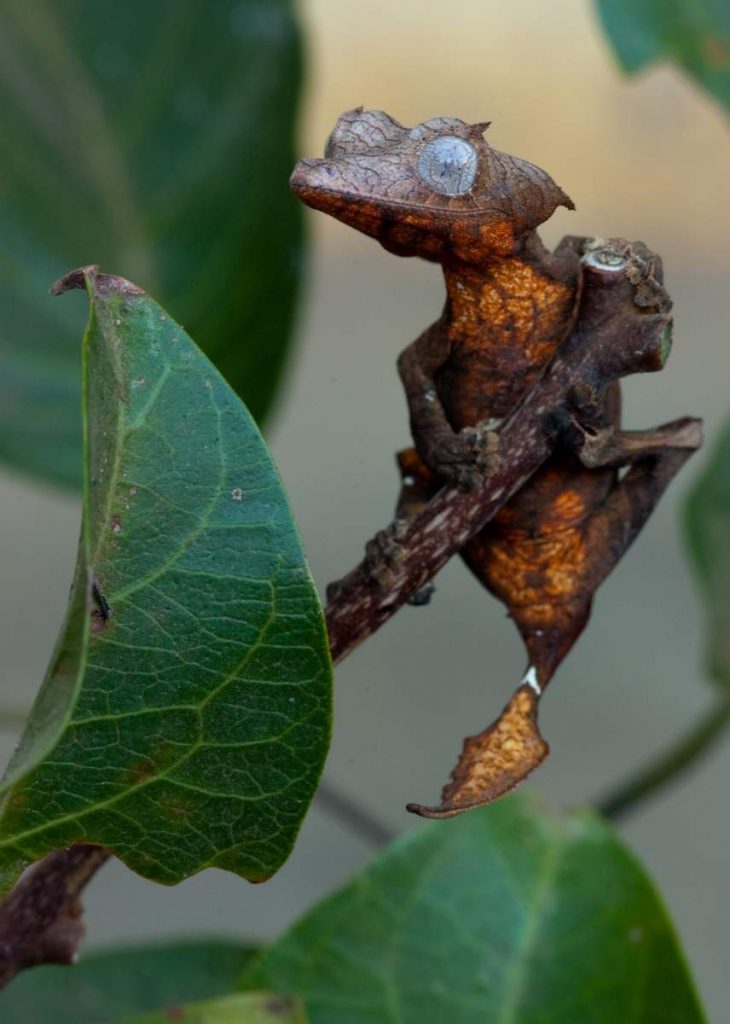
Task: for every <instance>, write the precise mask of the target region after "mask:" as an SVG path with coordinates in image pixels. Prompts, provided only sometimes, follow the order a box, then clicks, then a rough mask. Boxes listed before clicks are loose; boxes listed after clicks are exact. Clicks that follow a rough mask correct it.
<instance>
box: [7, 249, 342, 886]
mask: <svg viewBox="0 0 730 1024" xmlns="http://www.w3.org/2000/svg"><path fill="white" fill-rule="evenodd" d="M75 287H86V288H87V290H88V294H89V299H90V304H91V310H90V318H89V326H88V328H87V332H86V336H85V342H84V350H85V375H86V385H85V395H86V397H85V418H86V460H85V461H86V481H85V497H84V520H83V527H82V535H81V541H80V546H79V556H78V562H77V570H76V578H75V581H74V586H73V590H72V594H71V599H70V605H69V613H68V619H67V622H66V624H65V626H64V628H63V630H62V633H61V636H60V639H59V642H58V645H57V649H56V651H55V654H54V656H53V658H52V661H51V665H50V668H49V672H48V675H47V678H46V680H45V682H44V685H43V688H42V690H41V692H40V694H39V697H38V699H37V700H36V703H35V706H34V708H33V711H32V713H31V717H30V720H29V723H28V725H27V728H26V731H25V734H24V736H23V738H22V741H21V744H20V747H19V749H18V750H17V751H16V753H15V755H14V757H13V759H12V761H11V764H10V767H9V769H8V773H7V777H6V779H5V782H4V790H5V796H4V800H3V803H2V809H1V812H0V883H1V885H0V888H3V889H4V888H6V887H7V886H8V885H9V884H11V883H12V881H13V880H14V879H15V878H16V877H17V875H18V873H19V872H20V871H21V870H22V869H23V868H24V867H25V865H26V864H28V863H29V862H31V861H33V860H36V859H37V858H39V857H40V856H41V855H42V854H43V853H45V852H46V851H48V850H51V849H55V848H58V847H61V846H66V845H69V844H72V843H79V842H90V843H97V844H100V845H102V846H106V847H110V848H111V849H112V850H113V851H114V852H115V853H116V854H117V855H118V856H119V857H120V858H121V859H122V860H123V861H124V862H125V863H126V864H127V865H128V866H129V867H131V868H133V869H134V870H135V871H138V872H139V873H140V874H142V875H145V876H146V877H149V878H152V879H154V880H156V881H160V882H167V883H175V882H178V881H180V880H181V879H182V878H185V877H187V876H188V875H191V874H194V873H195V872H197V871H200V870H201V869H202V868H205V867H213V866H215V867H221V868H227V869H229V870H231V871H235V872H237V873H238V874H241V875H243V876H245V877H246V878H249V879H251V880H256V881H258V880H262V879H265V878H268V877H269V876H270V875H271V874H273V872H274V871H276V870H277V868H278V867H279V866H280V865H281V864H282V863H283V861H284V860H285V859H286V857H287V855H288V853H289V851H290V849H291V846H292V844H293V842H294V839H295V837H296V834H297V831H298V829H299V826H300V824H301V821H302V818H303V816H304V814H305V812H306V809H307V806H308V804H309V801H310V799H311V797H312V795H313V792H314V789H315V787H316V785H317V781H318V778H319V774H320V771H321V769H322V765H323V762H324V758H325V755H326V751H327V745H328V738H329V731H330V699H331V667H330V661H329V650H328V646H327V641H326V636H325V630H324V623H323V619H322V615H321V608H320V605H319V600H318V598H317V594H316V591H315V588H314V585H313V582H312V580H311V577H310V575H309V572H308V569H307V566H306V563H305V560H304V556H303V553H302V550H301V545H300V542H299V538H298V535H297V532H296V528H295V525H294V523H293V520H292V517H291V513H290V510H289V507H288V504H287V500H286V496H285V493H284V490H283V488H282V485H281V482H280V480H279V477H278V474H277V472H276V469H275V467H274V465H273V463H272V461H271V459H270V456H269V454H268V452H267V449H266V446H265V445H264V442H263V441H262V439H261V436H260V434H259V433H258V430H257V428H256V426H255V424H254V423H253V420H252V419H251V417H250V416H249V414H248V413H247V411H246V409H245V407H244V406H243V405H242V403H241V402H240V400H239V399H238V398H237V397H236V396H235V395H234V394H233V392H232V391H231V389H230V388H229V387H228V385H227V384H226V383H225V381H224V380H223V378H222V377H221V376H220V375H219V374H218V373H217V372H216V370H215V368H214V367H213V366H212V364H211V363H210V362H209V361H208V360H207V359H206V358H205V356H204V355H203V354H202V353H201V352H200V351H199V350H198V349H197V348H196V347H195V345H194V344H193V342H192V341H191V340H190V338H189V337H188V336H187V335H186V334H185V332H184V331H183V330H182V328H181V327H180V326H179V325H178V324H176V323H175V322H174V321H173V320H172V319H170V318H169V317H168V316H167V314H166V313H165V312H164V311H163V310H162V309H161V307H160V306H158V305H157V304H156V303H155V302H154V301H152V300H151V299H149V298H148V297H147V296H146V295H145V294H144V293H143V292H140V291H139V289H137V288H136V287H135V286H134V285H131V284H129V282H127V281H124V280H123V279H121V278H115V277H110V276H108V275H104V274H99V273H96V272H94V271H93V269H91V270H89V269H88V268H87V270H86V271H76V272H74V273H73V274H71V275H69V276H68V278H66V279H65V280H64V281H63V282H61V285H60V288H59V290H63V289H68V288H75ZM56 301H61V300H56Z"/></svg>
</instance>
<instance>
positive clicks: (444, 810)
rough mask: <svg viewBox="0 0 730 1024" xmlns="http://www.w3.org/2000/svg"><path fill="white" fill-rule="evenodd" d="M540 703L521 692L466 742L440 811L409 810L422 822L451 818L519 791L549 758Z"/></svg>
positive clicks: (415, 806)
mask: <svg viewBox="0 0 730 1024" xmlns="http://www.w3.org/2000/svg"><path fill="white" fill-rule="evenodd" d="M538 700H539V697H538V694H537V693H536V692H535V690H534V689H533V688H532V687H531V686H530V685H529V684H523V685H522V686H520V687H519V688H518V689H517V690H516V691H515V693H514V696H513V697H512V699H511V700H510V702H509V704H508V705H507V706H506V708H505V709H504V711H503V712H502V714H501V715H500V716H499V718H498V719H497V720H496V722H493V723H492V725H490V726H489V727H488V728H486V729H485V730H484V731H483V732H480V733H479V734H478V735H477V736H467V738H466V739H465V740H464V748H463V750H462V752H461V757H460V758H459V762H458V764H457V765H456V768H454V770H453V772H452V773H451V781H450V782H448V783H447V784H446V786H444V789H443V791H442V793H441V803H440V804H439V806H438V807H425V806H423V805H422V804H408V807H407V809H408V810H409V811H411V812H412V813H413V814H420V815H421V817H423V818H453V817H454V816H455V815H457V814H462V813H463V812H464V811H470V810H473V809H475V808H477V807H484V806H485V805H486V804H490V803H492V802H493V801H494V800H498V799H499V798H500V797H502V796H505V795H506V794H507V793H509V792H510V791H511V790H513V789H514V788H515V787H516V786H518V785H519V784H520V783H521V782H522V781H523V780H524V779H525V778H526V777H527V776H528V775H529V774H530V773H531V772H533V771H534V770H535V768H537V767H538V765H539V764H541V762H542V761H544V760H545V758H546V757H547V755H548V754H549V753H550V746H549V745H548V744H547V743H546V742H545V740H544V739H543V738H542V736H541V735H540V730H539V728H538V725H537V705H538Z"/></svg>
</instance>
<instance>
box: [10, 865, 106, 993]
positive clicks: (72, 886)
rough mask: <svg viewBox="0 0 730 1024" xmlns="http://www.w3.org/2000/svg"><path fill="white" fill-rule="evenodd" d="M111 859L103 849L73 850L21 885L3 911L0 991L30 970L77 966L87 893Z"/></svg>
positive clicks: (33, 872)
mask: <svg viewBox="0 0 730 1024" xmlns="http://www.w3.org/2000/svg"><path fill="white" fill-rule="evenodd" d="M110 856H111V854H110V853H109V852H108V851H107V850H104V849H102V847H100V846H69V847H67V848H66V849H65V850H56V851H55V852H54V853H49V854H48V856H47V857H44V858H43V860H42V861H41V862H40V863H39V864H38V865H37V866H36V867H35V868H32V869H31V870H30V871H29V872H28V874H27V875H25V876H24V877H23V878H22V879H21V880H20V882H18V884H17V885H16V886H15V888H14V889H13V891H12V892H11V894H10V895H9V896H8V898H7V899H6V900H5V902H4V903H3V905H2V908H0V988H2V987H3V986H5V985H7V983H8V982H9V981H11V980H12V979H13V978H14V977H15V975H16V974H18V972H19V971H22V970H23V969H24V968H26V967H35V966H36V964H71V963H73V962H74V961H75V959H76V951H77V949H78V945H79V943H80V941H81V939H82V938H83V934H84V921H83V916H82V914H83V909H82V906H81V900H80V896H81V892H82V890H83V889H84V887H85V885H86V884H87V882H89V881H90V880H91V878H92V877H93V876H94V875H95V874H96V872H97V871H98V869H99V868H100V867H101V865H102V864H103V863H104V861H105V860H107V858H108V857H110Z"/></svg>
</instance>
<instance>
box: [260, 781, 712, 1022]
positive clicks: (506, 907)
mask: <svg viewBox="0 0 730 1024" xmlns="http://www.w3.org/2000/svg"><path fill="white" fill-rule="evenodd" d="M243 983H244V987H247V986H250V987H251V988H261V987H269V988H275V989H276V991H280V992H296V993H298V994H299V995H300V996H301V997H302V999H303V1000H304V1003H305V1006H306V1008H307V1012H308V1013H309V1015H310V1019H311V1021H312V1024H341V1022H342V1021H347V1024H366V1022H367V1024H381V1022H382V1024H386V1022H388V1024H443V1022H444V1021H458V1022H459V1024H484V1022H485V1021H494V1022H500V1024H566V1022H568V1021H571V1022H572V1021H575V1022H578V1021H580V1022H586V1024H587V1022H589V1021H590V1022H591V1024H616V1022H617V1021H621V1024H656V1022H657V1021H662V1024H698V1022H700V1021H702V1020H703V1019H704V1018H703V1016H702V1012H701V1010H700V1008H699V1005H698V1002H697V998H696V996H695V993H694V990H693V987H692V982H691V980H690V978H689V975H688V972H687V968H686V966H685V963H684V960H683V957H682V954H681V952H680V950H679V948H678V946H677V940H676V937H675V935H674V932H673V929H672V926H671V924H670V922H669V920H668V918H667V914H666V911H665V910H664V908H663V906H662V904H661V902H660V900H659V899H658V897H657V894H656V893H655V891H654V889H653V888H652V885H651V883H650V882H649V880H648V879H647V877H646V875H645V874H644V872H643V871H642V869H641V867H640V866H639V865H638V864H637V863H636V861H635V860H634V859H633V857H632V856H631V855H630V854H629V853H628V852H627V850H626V849H625V847H624V846H623V845H622V844H621V842H620V841H619V840H618V839H617V838H616V836H615V835H614V833H613V832H612V831H611V829H610V828H609V827H608V826H607V825H605V824H604V823H603V822H602V821H601V820H599V819H598V818H597V817H595V816H594V815H593V814H590V813H579V814H573V815H571V816H569V817H565V818H558V817H555V816H554V815H552V814H549V813H546V812H545V811H544V810H542V809H541V808H540V806H539V804H538V803H537V801H536V800H535V799H528V798H526V797H518V798H515V797H511V798H509V799H507V800H503V801H501V802H499V803H496V804H493V805H492V806H491V807H488V808H485V809H484V810H482V811H474V812H472V813H470V814H465V815H463V816H461V817H459V818H454V819H452V820H450V821H448V822H439V823H438V824H434V825H430V826H425V827H421V828H417V829H414V831H413V832H412V833H410V834H409V835H408V836H407V837H406V838H405V839H403V840H400V841H397V842H396V843H395V844H393V846H392V847H390V848H389V849H388V850H386V852H385V853H384V854H382V855H381V856H380V857H379V858H378V859H377V860H375V861H374V862H373V863H372V864H371V865H370V866H369V867H368V868H366V870H365V871H364V872H362V874H360V875H358V876H356V877H355V878H354V879H353V881H352V882H350V884H348V885H347V886H345V888H344V889H342V890H340V891H339V892H337V893H335V895H334V896H332V897H330V898H329V899H327V900H325V901H324V903H322V904H320V906H319V907H317V908H315V909H314V910H313V911H311V912H310V913H309V914H307V915H306V916H305V917H304V918H303V919H302V920H301V921H300V922H299V923H298V924H295V925H294V927H293V928H292V929H291V930H290V931H289V932H288V933H287V934H285V935H284V936H283V937H282V938H281V939H279V940H278V941H277V942H275V943H274V944H273V945H272V946H271V947H270V948H269V949H268V950H266V951H264V952H263V953H262V954H260V957H259V958H257V959H256V960H253V961H252V962H251V964H250V966H249V967H248V968H247V969H246V971H245V973H244V981H243Z"/></svg>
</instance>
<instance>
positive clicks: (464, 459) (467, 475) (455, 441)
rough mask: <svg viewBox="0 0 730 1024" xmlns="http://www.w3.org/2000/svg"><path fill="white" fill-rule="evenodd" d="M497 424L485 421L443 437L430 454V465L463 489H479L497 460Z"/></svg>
mask: <svg viewBox="0 0 730 1024" xmlns="http://www.w3.org/2000/svg"><path fill="white" fill-rule="evenodd" d="M495 425H496V424H495V421H493V420H483V421H482V422H481V423H477V424H476V425H475V426H473V427H465V428H464V429H463V430H460V431H459V432H458V433H451V434H448V435H447V436H445V437H443V436H442V437H441V438H439V440H438V442H437V443H435V444H433V445H432V448H431V451H430V452H429V453H428V454H429V458H428V465H429V467H430V468H431V469H432V470H433V471H434V472H435V473H436V474H437V475H438V476H440V477H442V478H443V479H445V480H448V481H450V482H451V483H454V484H456V485H457V487H460V488H461V489H462V490H464V491H475V490H477V489H478V488H479V487H481V485H482V484H483V483H484V479H485V477H486V476H487V475H488V474H489V473H490V472H492V471H493V470H494V468H495V465H496V463H497V459H498V456H497V450H498V447H499V435H498V434H497V432H496V430H495Z"/></svg>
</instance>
